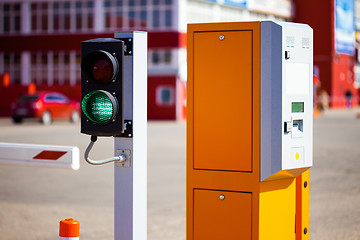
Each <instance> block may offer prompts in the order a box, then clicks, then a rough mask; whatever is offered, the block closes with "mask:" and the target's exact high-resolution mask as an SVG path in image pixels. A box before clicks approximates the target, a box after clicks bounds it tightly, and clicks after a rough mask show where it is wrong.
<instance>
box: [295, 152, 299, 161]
mask: <svg viewBox="0 0 360 240" xmlns="http://www.w3.org/2000/svg"><path fill="white" fill-rule="evenodd" d="M299 157H300V155H299V153H298V152H296V153H295V158H296V160H299Z"/></svg>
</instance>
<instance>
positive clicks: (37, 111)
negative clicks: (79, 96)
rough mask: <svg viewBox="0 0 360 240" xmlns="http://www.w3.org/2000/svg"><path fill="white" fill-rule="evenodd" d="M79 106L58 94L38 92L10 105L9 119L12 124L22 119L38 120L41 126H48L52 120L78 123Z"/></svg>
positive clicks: (21, 97)
mask: <svg viewBox="0 0 360 240" xmlns="http://www.w3.org/2000/svg"><path fill="white" fill-rule="evenodd" d="M79 113H80V104H79V102H76V101H72V100H70V99H69V98H67V97H66V96H65V95H63V94H62V93H59V92H50V91H44V92H38V93H35V94H32V95H23V96H20V97H19V98H18V99H17V100H16V101H15V102H13V103H12V104H11V117H12V119H13V122H14V123H21V122H22V120H23V119H24V118H35V119H39V120H40V121H41V122H42V123H43V124H50V123H51V122H52V120H53V119H69V120H70V121H72V122H78V121H79V119H80V115H79Z"/></svg>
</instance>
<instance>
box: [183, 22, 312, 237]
mask: <svg viewBox="0 0 360 240" xmlns="http://www.w3.org/2000/svg"><path fill="white" fill-rule="evenodd" d="M187 43H188V50H187V51H188V52H187V54H188V83H187V86H188V91H187V96H188V100H187V104H188V106H187V107H188V112H187V116H188V117H187V240H202V239H206V240H211V239H214V240H215V239H216V240H218V239H226V240H232V239H242V240H274V239H276V240H289V239H294V237H295V234H296V238H297V239H308V226H307V225H308V222H307V220H306V216H305V217H299V216H302V214H303V212H301V207H299V205H300V206H303V205H304V203H303V201H308V199H307V198H306V196H308V195H307V192H306V191H308V189H305V190H304V189H300V190H299V189H297V188H298V187H297V183H296V177H298V176H301V175H302V174H303V173H304V172H307V170H308V169H309V168H310V167H311V166H312V136H313V130H312V129H313V126H312V116H313V88H312V75H313V32H312V29H311V28H310V27H309V26H308V25H304V24H295V23H282V22H281V23H280V22H272V21H263V22H233V23H204V24H189V25H188V39H187ZM299 186H300V185H299ZM299 192H300V196H302V197H303V198H300V200H299ZM304 196H305V198H304ZM305 205H306V204H305ZM299 209H300V210H299ZM302 211H303V209H302ZM296 221H297V222H296ZM299 221H302V223H303V224H302V225H301V229H300V228H296V227H295V226H297V225H296V224H298V223H299ZM300 230H301V231H300ZM295 231H297V232H296V233H295Z"/></svg>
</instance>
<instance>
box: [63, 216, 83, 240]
mask: <svg viewBox="0 0 360 240" xmlns="http://www.w3.org/2000/svg"><path fill="white" fill-rule="evenodd" d="M79 235H80V222H79V221H77V220H74V219H72V218H67V219H65V220H61V221H60V227H59V240H79Z"/></svg>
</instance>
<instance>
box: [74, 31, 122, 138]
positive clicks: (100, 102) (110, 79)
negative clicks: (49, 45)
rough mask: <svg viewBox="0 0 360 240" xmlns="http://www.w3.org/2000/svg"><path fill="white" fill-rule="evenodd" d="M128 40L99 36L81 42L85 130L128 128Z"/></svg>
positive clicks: (99, 132)
mask: <svg viewBox="0 0 360 240" xmlns="http://www.w3.org/2000/svg"><path fill="white" fill-rule="evenodd" d="M123 82H124V41H121V40H118V39H113V38H98V39H91V40H87V41H83V42H82V43H81V132H82V133H85V134H89V135H93V136H120V135H121V134H122V133H123V132H124V93H123V91H124V85H123Z"/></svg>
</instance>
